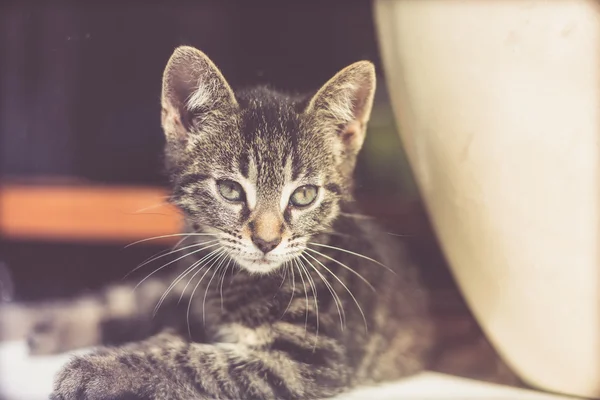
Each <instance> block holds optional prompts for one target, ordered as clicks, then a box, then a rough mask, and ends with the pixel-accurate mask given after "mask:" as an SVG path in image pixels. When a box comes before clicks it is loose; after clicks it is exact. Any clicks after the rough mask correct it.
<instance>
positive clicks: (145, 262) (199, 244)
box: [123, 239, 218, 279]
mask: <svg viewBox="0 0 600 400" xmlns="http://www.w3.org/2000/svg"><path fill="white" fill-rule="evenodd" d="M184 240H185V239H184ZM217 240H218V239H214V240H207V241H204V242H199V243H194V244H191V245H189V246H185V247H181V248H179V249H173V250H171V251H169V252H168V253H166V254H162V255H156V256H154V257H151V258H149V259H147V260H146V261H144V262H142V263H141V264H140V265H138V266H137V267H135V268H134V269H132V270H131V271H129V272H128V273H127V274H126V275H125V276H124V277H123V279H125V278H127V277H128V276H129V275H131V274H133V273H134V272H135V271H137V270H138V269H140V268H142V267H143V266H144V265H148V264H150V263H151V262H154V261H156V260H160V259H161V258H163V257H166V256H170V255H171V254H175V253H179V252H180V251H183V250H187V249H191V248H193V247H200V246H203V245H205V244H207V243H214V242H216V241H217Z"/></svg>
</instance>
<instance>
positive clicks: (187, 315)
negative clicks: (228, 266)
mask: <svg viewBox="0 0 600 400" xmlns="http://www.w3.org/2000/svg"><path fill="white" fill-rule="evenodd" d="M217 260H218V258H217V259H215V260H213V262H212V264H211V265H210V266H209V267H208V269H207V270H206V272H205V273H204V275H202V277H201V278H200V280H199V281H198V282H197V283H196V286H194V290H192V295H191V296H190V301H189V302H188V307H187V311H186V320H187V326H188V334H189V336H190V338H191V337H192V330H191V328H190V308H192V300H193V299H194V293H196V289H198V286H200V283H202V280H203V279H204V277H205V276H206V274H207V273H208V272H209V271H210V269H211V268H212V266H213V265H214V264H215V262H216V261H217ZM202 323H203V324H204V323H205V318H204V314H202Z"/></svg>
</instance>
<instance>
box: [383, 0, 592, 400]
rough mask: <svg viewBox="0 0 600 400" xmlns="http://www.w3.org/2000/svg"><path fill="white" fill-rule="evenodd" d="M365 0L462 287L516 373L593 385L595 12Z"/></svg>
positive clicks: (579, 386) (570, 1)
mask: <svg viewBox="0 0 600 400" xmlns="http://www.w3.org/2000/svg"><path fill="white" fill-rule="evenodd" d="M599 7H600V6H599V4H598V3H597V2H596V1H587V0H550V1H548V0H521V1H519V0H513V1H506V0H479V1H466V0H427V1H414V0H378V1H377V2H376V3H375V11H376V12H375V14H376V18H377V22H378V25H377V27H378V30H379V41H380V44H381V50H382V58H383V62H384V67H385V72H386V77H387V83H388V87H389V92H390V96H391V99H392V103H393V108H394V112H395V115H396V117H397V120H398V124H399V128H400V129H399V130H400V134H401V135H402V139H403V142H404V145H405V149H406V152H407V154H408V156H409V160H410V162H411V166H412V167H413V170H414V172H415V175H416V178H417V182H418V184H419V187H420V190H421V193H422V195H423V197H424V199H425V201H426V203H427V207H428V209H429V212H430V215H431V217H432V222H433V224H434V226H435V228H436V232H437V234H438V237H439V238H440V242H441V244H442V246H443V249H444V252H445V254H446V255H447V257H448V260H449V262H450V265H451V267H452V270H453V273H454V275H455V277H456V278H457V281H458V283H459V285H460V287H461V290H462V293H463V294H464V295H465V298H466V300H467V302H468V304H469V306H470V308H471V310H472V311H473V312H474V314H475V316H476V317H477V319H478V321H479V323H480V324H481V326H482V328H483V329H484V331H485V332H486V334H487V336H488V337H489V338H490V339H491V341H492V342H493V343H494V345H495V347H496V348H497V349H498V350H499V352H500V353H501V354H502V355H503V356H504V358H505V359H506V361H507V362H508V363H509V364H510V365H511V366H512V367H513V369H514V370H515V371H517V372H518V373H519V374H520V375H521V377H522V378H523V379H524V380H526V381H527V382H529V383H530V384H532V385H534V386H538V387H542V388H546V389H548V390H551V391H556V392H563V393H569V394H573V395H580V396H583V397H599V398H600V356H599V355H600V268H599V265H600V212H599V211H600V146H599V137H600V12H599Z"/></svg>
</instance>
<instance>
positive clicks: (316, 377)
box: [52, 322, 352, 400]
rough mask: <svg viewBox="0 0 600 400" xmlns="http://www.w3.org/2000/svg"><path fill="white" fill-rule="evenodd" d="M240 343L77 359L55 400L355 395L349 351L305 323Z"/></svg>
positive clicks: (140, 348) (150, 344) (159, 347)
mask: <svg viewBox="0 0 600 400" xmlns="http://www.w3.org/2000/svg"><path fill="white" fill-rule="evenodd" d="M225 329H234V330H238V332H247V334H246V335H245V337H244V339H242V341H239V342H236V343H216V344H202V343H194V342H188V341H186V340H184V339H183V338H181V337H179V336H169V335H167V334H163V335H158V336H155V337H153V338H151V339H149V340H146V341H144V342H141V343H136V344H131V345H127V346H124V347H121V348H117V349H107V350H102V351H101V352H99V353H97V354H92V355H88V356H83V357H79V358H76V359H74V360H73V361H72V362H71V363H69V364H68V365H67V366H66V367H65V368H64V369H63V370H62V371H61V373H60V374H59V375H58V378H57V381H56V384H55V391H54V394H53V397H52V398H53V399H56V400H58V399H60V400H74V399H80V398H85V399H89V400H99V399H125V398H127V399H156V400H160V399H169V400H178V399H180V400H189V399H216V398H221V399H310V398H325V397H330V396H333V395H335V394H337V393H339V392H341V391H343V390H344V389H347V388H349V387H350V382H351V375H352V374H351V370H350V368H349V367H348V363H347V358H346V353H345V349H344V346H342V345H341V344H340V342H338V341H337V340H335V339H334V338H332V337H328V336H327V335H325V334H323V332H319V335H318V340H317V335H316V334H315V333H314V332H311V329H310V328H309V330H308V333H305V326H304V323H301V324H300V323H298V324H292V323H289V322H275V323H273V324H272V325H264V326H259V327H256V328H249V327H246V328H244V327H241V326H240V325H238V324H235V325H234V326H230V327H229V328H227V327H225Z"/></svg>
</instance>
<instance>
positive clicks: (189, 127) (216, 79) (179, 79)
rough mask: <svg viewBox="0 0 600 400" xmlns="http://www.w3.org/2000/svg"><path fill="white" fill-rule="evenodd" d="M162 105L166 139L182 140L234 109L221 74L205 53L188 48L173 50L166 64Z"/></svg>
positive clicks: (182, 47)
mask: <svg viewBox="0 0 600 400" xmlns="http://www.w3.org/2000/svg"><path fill="white" fill-rule="evenodd" d="M161 103H162V126H163V130H164V131H165V134H166V135H167V140H174V139H176V140H185V139H186V137H187V135H189V133H191V132H197V131H200V132H202V131H203V130H204V129H205V128H209V127H210V126H214V124H213V123H214V122H216V121H218V118H223V117H224V116H227V115H228V114H229V112H230V111H232V110H233V109H234V108H236V107H237V101H236V99H235V96H234V94H233V91H232V90H231V88H230V87H229V84H227V81H226V80H225V78H223V75H222V74H221V71H219V69H218V68H217V67H216V66H215V64H213V62H212V61H211V60H210V59H209V58H208V57H207V56H206V55H205V54H204V53H202V52H201V51H200V50H198V49H195V48H193V47H189V46H181V47H178V48H176V49H175V51H174V52H173V55H172V56H171V58H170V59H169V62H168V63H167V67H166V68H165V72H164V74H163V84H162V100H161ZM215 118H216V119H217V120H216V121H215ZM203 125H207V126H203Z"/></svg>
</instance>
